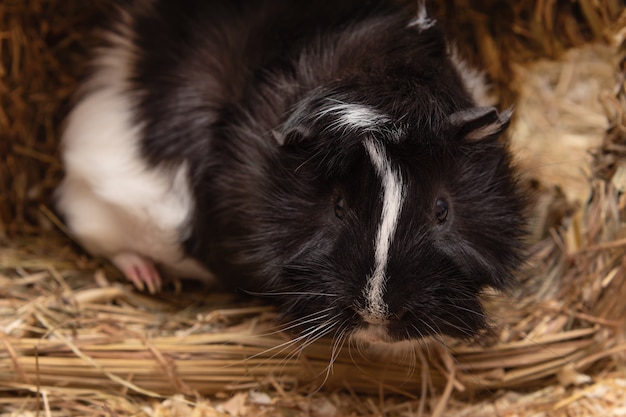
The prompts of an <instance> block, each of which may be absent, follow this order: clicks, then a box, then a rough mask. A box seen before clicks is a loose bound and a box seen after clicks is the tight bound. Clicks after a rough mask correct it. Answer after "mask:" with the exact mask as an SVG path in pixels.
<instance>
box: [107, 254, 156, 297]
mask: <svg viewBox="0 0 626 417" xmlns="http://www.w3.org/2000/svg"><path fill="white" fill-rule="evenodd" d="M111 261H112V262H113V264H114V265H115V266H116V267H118V268H119V270H120V271H122V272H123V273H124V275H125V276H126V278H127V279H128V280H129V281H131V282H132V283H133V284H135V287H137V289H138V290H140V291H143V290H144V289H145V288H146V287H147V288H148V291H149V292H150V294H155V293H156V292H157V291H161V275H160V274H159V271H157V269H156V267H155V266H154V263H153V262H152V261H151V260H149V259H147V258H145V257H143V256H141V255H138V254H136V253H132V252H122V253H119V254H117V255H115V256H114V257H113V258H112V259H111Z"/></svg>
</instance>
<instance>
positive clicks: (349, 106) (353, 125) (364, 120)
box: [317, 102, 391, 132]
mask: <svg viewBox="0 0 626 417" xmlns="http://www.w3.org/2000/svg"><path fill="white" fill-rule="evenodd" d="M327 114H333V115H334V116H336V117H337V119H336V121H335V122H334V123H333V124H331V125H330V126H328V128H329V129H332V130H344V129H345V130H362V131H364V132H373V131H380V130H381V129H382V128H383V126H384V125H385V124H388V123H390V122H391V118H390V117H389V116H386V115H384V114H381V113H379V112H378V111H377V110H375V109H373V108H371V107H368V106H365V105H363V104H354V103H342V102H336V103H334V104H332V105H330V106H328V107H326V108H325V109H324V110H322V111H320V112H319V113H318V115H317V117H318V118H322V117H324V116H326V115H327Z"/></svg>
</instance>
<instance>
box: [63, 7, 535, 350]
mask: <svg viewBox="0 0 626 417" xmlns="http://www.w3.org/2000/svg"><path fill="white" fill-rule="evenodd" d="M453 49H454V48H452V47H451V46H450V45H449V43H448V42H447V40H446V38H445V36H444V33H443V30H442V27H441V26H440V25H439V24H438V23H437V22H436V21H435V20H434V19H432V18H431V17H429V16H428V15H427V13H426V11H425V9H424V8H423V7H422V8H420V9H419V11H418V13H417V15H412V14H411V13H409V12H408V11H407V10H405V9H404V8H403V7H401V6H399V5H398V4H397V2H394V1H363V0H341V1H339V2H325V1H321V0H307V1H298V2H294V1H291V0H230V1H209V0H135V1H132V2H129V3H128V4H126V5H125V6H123V7H121V8H119V9H116V12H115V13H114V14H113V15H112V18H111V19H110V21H108V23H107V24H106V25H105V29H104V30H103V31H102V43H101V45H99V46H98V47H97V48H95V50H94V56H93V59H92V61H91V66H90V71H89V74H88V76H87V77H86V79H85V80H84V82H83V83H82V85H81V87H80V90H79V91H78V92H77V95H76V100H75V105H74V107H73V110H72V111H71V112H70V114H69V116H68V118H67V122H66V126H65V129H64V133H63V139H62V158H63V163H64V166H65V170H66V175H65V177H64V179H63V181H62V183H61V185H60V187H59V189H58V193H57V208H58V211H59V213H60V214H61V216H62V217H63V218H64V220H65V221H66V223H67V225H68V227H69V229H70V230H71V231H72V232H73V234H74V235H75V236H76V237H77V238H78V240H79V241H80V242H82V244H83V245H84V246H85V248H86V249H87V250H88V251H90V252H92V253H93V254H96V255H101V256H104V257H107V258H109V259H110V260H111V261H112V262H113V263H114V264H115V265H116V266H117V267H119V269H120V270H121V271H122V272H123V273H124V274H125V275H126V277H128V279H129V280H131V281H132V282H134V283H135V284H136V285H137V286H138V287H143V286H147V287H148V288H149V289H150V290H151V291H155V290H158V289H159V287H160V285H161V284H160V283H161V276H162V275H169V274H174V275H177V276H180V277H196V278H202V279H214V278H216V279H217V280H218V281H219V282H221V283H222V284H224V285H225V286H227V287H230V288H233V289H236V290H241V291H244V292H248V293H254V294H259V295H261V296H266V297H268V299H270V300H272V301H273V302H275V303H276V305H277V308H278V310H279V311H280V312H281V313H282V314H283V315H284V316H285V317H286V318H288V319H289V320H291V323H293V325H294V326H297V327H298V328H299V329H300V331H301V332H302V334H303V335H307V334H308V335H312V334H315V335H316V337H317V336H329V337H339V336H341V337H352V338H355V339H358V340H368V341H374V342H381V343H392V342H397V341H407V340H413V339H419V338H421V337H424V336H427V335H439V334H445V335H450V336H453V337H460V338H469V337H473V336H475V335H476V334H477V333H478V332H480V331H482V330H483V329H486V328H488V327H489V326H488V322H489V320H487V319H486V318H485V312H484V308H483V307H482V305H481V302H480V297H481V294H482V292H483V290H485V289H486V288H494V289H496V290H502V289H506V288H507V286H509V285H510V284H511V283H513V282H514V271H515V270H516V268H518V267H519V265H520V263H521V262H522V240H523V235H524V224H525V221H524V215H523V211H524V198H523V195H522V194H523V193H522V192H521V191H520V186H519V184H518V180H517V179H516V178H517V177H516V171H515V167H514V164H513V162H512V156H511V155H510V151H509V150H508V147H507V145H506V143H505V141H503V140H501V139H500V137H501V136H502V134H503V132H504V131H505V130H506V128H507V126H508V125H509V122H510V118H511V112H510V111H508V110H505V111H498V110H496V108H494V107H491V106H488V105H484V102H483V99H484V92H485V87H484V84H483V83H482V81H481V77H480V76H479V74H478V73H477V72H475V71H473V70H471V69H469V67H468V66H467V65H465V64H464V63H463V61H461V60H460V59H459V58H458V54H456V53H455V52H454V50H453Z"/></svg>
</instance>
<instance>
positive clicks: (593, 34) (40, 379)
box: [0, 0, 626, 417]
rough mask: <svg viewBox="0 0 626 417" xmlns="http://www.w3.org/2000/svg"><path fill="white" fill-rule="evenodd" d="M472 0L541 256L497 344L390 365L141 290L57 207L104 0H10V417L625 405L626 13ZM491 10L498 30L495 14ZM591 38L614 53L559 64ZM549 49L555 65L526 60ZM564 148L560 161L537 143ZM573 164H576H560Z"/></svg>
mask: <svg viewBox="0 0 626 417" xmlns="http://www.w3.org/2000/svg"><path fill="white" fill-rule="evenodd" d="M475 3H476V4H470V2H469V1H467V0H456V1H449V2H441V3H438V5H437V6H436V7H437V8H438V10H437V12H438V14H439V16H440V18H441V19H443V20H447V21H450V22H456V24H455V25H451V27H452V28H453V29H452V30H453V32H454V31H457V33H453V36H455V35H456V36H457V37H458V38H459V39H466V40H467V42H466V43H465V44H463V43H462V44H461V45H460V46H461V48H462V49H466V50H473V55H474V56H477V57H479V61H482V62H483V63H486V64H487V65H486V67H487V70H488V72H489V75H490V77H491V78H492V79H493V80H494V82H495V84H496V86H497V87H498V92H499V94H500V96H501V97H503V101H504V102H509V103H513V102H515V103H516V104H517V105H518V107H517V110H518V112H517V113H518V117H517V120H516V122H515V124H514V130H515V134H514V137H516V138H517V139H516V142H515V143H514V147H515V149H516V153H517V154H519V155H521V159H522V161H523V162H524V161H525V163H527V164H528V161H530V164H529V165H526V167H527V168H529V171H531V172H532V173H533V174H535V175H534V176H535V178H534V179H533V180H529V183H530V184H532V185H533V186H534V187H535V189H536V195H537V204H536V205H535V210H536V213H537V216H536V222H535V224H534V230H533V234H532V236H531V237H530V239H531V240H532V241H533V242H535V243H534V246H533V256H532V257H531V258H530V260H529V265H528V268H527V269H526V270H525V271H524V273H523V274H521V276H520V279H521V281H522V285H521V286H520V288H519V289H518V291H517V292H516V293H515V294H512V296H511V297H512V298H513V299H512V300H511V299H510V298H504V297H503V296H498V295H489V296H488V297H487V299H488V308H489V311H490V313H491V315H492V317H496V318H497V322H496V324H497V330H496V332H495V333H494V335H491V336H489V337H485V338H484V339H483V340H481V341H480V343H479V344H478V345H477V344H473V345H469V344H464V343H460V342H458V341H457V342H455V341H446V347H444V345H443V344H442V343H441V342H440V341H438V340H429V341H425V342H423V343H422V344H420V345H417V346H414V347H413V349H412V350H410V351H409V353H408V354H406V356H405V357H397V358H394V359H393V360H390V359H389V358H388V357H386V356H385V355H381V354H379V353H377V352H369V353H365V352H360V351H358V350H357V349H356V347H354V346H352V347H344V349H341V350H338V349H336V348H337V347H336V346H334V345H333V342H332V341H329V340H326V341H319V342H317V343H314V344H312V345H310V346H305V347H304V348H303V349H302V350H300V348H299V347H298V346H292V345H291V344H289V343H288V341H289V338H290V336H289V335H286V334H285V333H283V332H280V331H277V328H278V326H279V325H278V323H277V322H276V321H275V314H274V312H273V311H272V309H271V308H269V307H267V306H264V305H262V304H258V303H257V302H251V301H250V300H245V299H238V298H236V297H234V296H233V295H232V294H222V293H208V294H207V293H206V292H205V290H203V289H202V288H196V287H194V286H193V285H194V284H192V283H184V284H183V285H182V287H176V286H174V287H172V288H168V289H167V291H165V292H164V293H162V294H160V295H158V296H154V297H153V296H147V295H145V294H141V293H137V292H136V291H134V290H133V289H132V288H130V286H129V285H127V284H126V283H119V282H121V281H120V280H118V279H117V278H119V273H118V272H117V271H115V270H114V269H113V268H111V267H110V266H109V265H108V264H106V262H103V261H101V260H98V259H93V258H91V257H89V256H87V255H86V254H85V253H83V252H82V251H81V250H80V249H79V248H78V247H77V246H76V245H75V244H74V243H73V242H71V241H70V240H68V239H67V238H66V237H65V236H64V235H63V233H60V232H59V230H60V225H59V223H58V220H57V219H56V218H55V217H54V215H53V214H52V212H51V211H50V209H49V201H50V200H49V199H50V194H51V191H52V189H53V188H54V185H55V184H56V183H57V181H58V179H59V177H60V172H61V171H60V170H61V167H60V164H59V163H58V159H57V146H58V130H57V127H58V125H59V123H60V120H61V118H62V115H63V113H64V111H65V110H66V109H67V102H68V97H69V95H70V94H71V92H72V91H73V89H74V87H75V84H76V80H77V76H78V73H79V69H80V67H81V63H82V62H84V59H85V50H86V48H87V47H88V46H89V44H90V43H91V42H92V40H91V38H90V37H89V36H88V32H89V31H88V29H89V27H90V26H91V22H92V21H93V19H95V18H96V16H97V13H98V8H97V7H98V4H97V3H89V5H87V3H85V2H81V1H77V0H56V1H55V0H48V1H44V0H39V1H37V0H31V1H29V2H22V1H20V0H15V1H5V2H3V3H2V4H0V22H2V26H1V27H0V30H1V32H0V53H1V63H2V67H0V75H1V78H0V135H1V139H0V158H1V162H0V242H4V245H3V246H2V247H0V416H5V415H7V416H8V415H24V416H26V415H36V414H38V413H40V412H41V413H45V415H50V416H74V415H76V416H78V415H82V416H84V415H90V416H101V415H102V416H130V415H135V416H191V415H207V416H223V415H289V416H291V415H315V416H343V415H381V416H382V415H384V416H401V415H418V416H421V415H424V416H425V415H430V416H441V415H443V413H444V412H446V415H450V416H459V417H460V416H482V415H494V414H497V415H502V416H513V415H551V416H552V415H553V416H561V415H562V416H569V415H581V416H583V415H596V416H604V415H612V413H617V412H619V410H622V411H623V404H624V400H625V398H624V392H626V390H624V387H625V386H626V379H625V377H624V374H623V366H624V359H625V355H624V353H625V351H626V340H625V339H624V330H625V323H624V318H625V317H626V304H625V303H624V302H623V294H626V262H625V261H624V254H625V253H626V228H625V227H624V222H623V218H624V214H625V212H626V207H625V205H626V198H625V197H624V196H623V195H622V194H623V192H624V191H625V190H626V119H625V116H624V110H625V109H626V88H625V85H624V82H625V81H624V79H625V78H624V77H625V71H626V68H625V67H622V68H621V70H619V69H618V67H617V60H616V58H615V55H616V53H615V51H616V46H618V45H620V44H621V43H622V42H623V40H624V38H625V37H626V11H624V4H623V2H622V1H617V0H605V1H595V2H591V1H587V0H579V1H577V2H566V1H563V2H560V1H540V0H538V1H536V2H519V3H518V4H511V3H509V2H503V1H495V0H494V1H491V2H489V1H484V2H482V3H481V5H480V6H481V7H479V5H478V2H475ZM483 3H484V4H483ZM472 6H474V7H472ZM490 7H491V8H494V7H495V8H496V9H497V10H498V11H500V12H501V16H502V19H497V20H496V19H488V16H489V15H488V14H487V12H486V11H488V10H491V9H490ZM481 10H484V11H482V12H481ZM490 13H491V12H490ZM593 39H595V40H601V41H603V43H604V44H606V45H610V46H611V47H606V46H595V47H593V48H577V49H576V50H574V51H572V52H570V53H568V54H565V55H563V53H564V52H565V51H566V50H568V49H569V48H571V47H574V46H575V47H581V46H582V45H583V44H585V43H586V42H588V41H590V40H593ZM557 56H559V57H561V59H562V60H563V61H554V58H555V57H557ZM540 57H548V58H551V60H549V61H537V62H530V61H531V60H532V61H536V60H537V59H539V58H540ZM581 62H586V63H587V64H585V65H582V64H581ZM601 62H606V63H607V64H604V65H602V64H601ZM590 65H591V66H590ZM512 74H515V76H514V77H513V76H512ZM615 74H617V77H615ZM594 80H597V83H594V82H595V81H594ZM581 86H584V88H582V87H581ZM581 88H582V89H581ZM598 98H599V100H598ZM547 109H549V110H550V111H547ZM607 120H608V124H607ZM607 126H608V129H607V128H606V127H607ZM539 135H544V136H543V137H545V139H540V140H538V139H537V137H538V136H539ZM572 138H574V139H576V140H573V139H572ZM602 138H603V139H602ZM548 141H551V143H550V146H551V147H553V149H554V150H553V151H550V152H552V153H549V152H547V151H546V149H547V148H545V147H543V148H538V149H537V148H534V146H535V145H536V144H537V143H538V142H548ZM572 149H578V151H582V152H578V153H576V154H573V153H572V152H573V151H572ZM587 149H591V150H592V152H591V153H589V154H587ZM559 154H561V155H564V154H566V155H567V159H560V160H559V163H558V164H554V163H553V162H554V155H559ZM546 155H552V156H550V157H549V158H547V159H540V157H541V156H546ZM572 165H575V166H576V170H577V171H578V172H580V175H578V176H574V177H572V175H571V174H572V171H573V169H572ZM554 168H557V169H554ZM558 168H561V169H558ZM563 168H565V169H563ZM578 172H577V173H575V174H578ZM581 184H582V187H581ZM511 303H515V305H516V308H515V309H511V307H510V306H511ZM331 359H332V361H333V366H332V367H329V362H330V361H331ZM620 407H621V408H620Z"/></svg>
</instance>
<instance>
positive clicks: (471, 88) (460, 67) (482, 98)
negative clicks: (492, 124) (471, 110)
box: [448, 45, 496, 106]
mask: <svg viewBox="0 0 626 417" xmlns="http://www.w3.org/2000/svg"><path fill="white" fill-rule="evenodd" d="M448 50H449V54H450V60H451V61H452V64H453V65H454V67H455V68H456V70H457V73H458V74H459V75H460V76H461V81H463V85H464V86H465V88H466V90H467V92H468V93H469V94H470V95H471V96H472V98H473V99H474V102H475V103H476V104H478V105H479V106H493V105H494V104H495V102H496V99H495V98H494V97H493V95H492V94H491V93H490V90H491V88H490V87H489V85H488V84H487V81H486V80H485V73H484V71H479V70H477V69H476V68H473V67H471V66H470V65H469V64H468V63H467V62H465V61H464V60H463V58H461V56H460V54H459V51H458V49H457V48H456V46H454V45H449V46H448Z"/></svg>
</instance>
